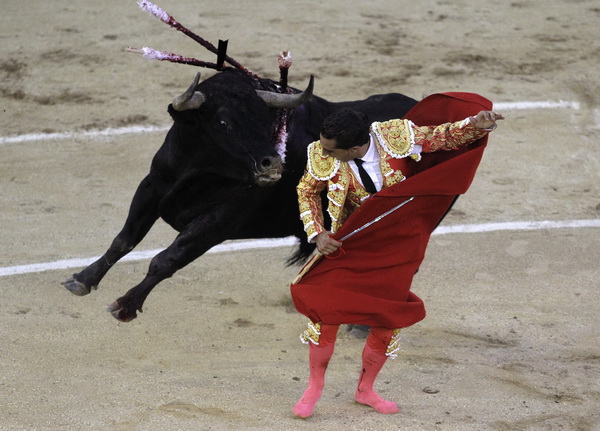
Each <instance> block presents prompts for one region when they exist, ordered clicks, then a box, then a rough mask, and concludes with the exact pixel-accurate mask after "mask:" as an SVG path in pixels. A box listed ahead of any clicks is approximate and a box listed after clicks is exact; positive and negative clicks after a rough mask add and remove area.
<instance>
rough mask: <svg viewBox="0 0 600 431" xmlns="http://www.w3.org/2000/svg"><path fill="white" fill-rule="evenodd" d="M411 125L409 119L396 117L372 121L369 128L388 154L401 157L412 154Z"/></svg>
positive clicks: (412, 136) (412, 134) (413, 141)
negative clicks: (394, 118) (395, 118)
mask: <svg viewBox="0 0 600 431" xmlns="http://www.w3.org/2000/svg"><path fill="white" fill-rule="evenodd" d="M412 126H413V124H412V123H411V122H410V121H409V120H401V119H397V120H389V121H383V122H381V123H379V122H376V123H373V124H372V126H371V130H372V131H373V133H374V134H375V137H376V138H377V140H378V141H379V144H380V145H381V146H382V147H383V148H384V150H385V151H386V152H387V153H388V154H389V155H390V156H392V157H393V158H395V159H401V158H404V157H407V156H410V155H411V154H412V151H413V147H414V145H415V136H414V133H413V129H412Z"/></svg>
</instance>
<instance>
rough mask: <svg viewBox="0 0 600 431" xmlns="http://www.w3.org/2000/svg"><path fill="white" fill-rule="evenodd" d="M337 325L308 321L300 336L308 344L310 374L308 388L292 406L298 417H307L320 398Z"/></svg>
mask: <svg viewBox="0 0 600 431" xmlns="http://www.w3.org/2000/svg"><path fill="white" fill-rule="evenodd" d="M338 329H339V325H325V324H322V323H321V324H319V323H313V322H310V323H309V324H308V329H307V330H306V331H305V332H304V333H303V334H302V335H301V336H300V339H301V340H302V342H304V343H307V344H308V345H309V346H308V348H309V353H308V357H309V364H310V374H309V378H308V388H307V389H306V391H304V394H303V395H302V398H300V400H299V401H298V402H297V403H296V405H295V406H294V409H293V411H294V414H295V415H296V416H298V417H299V418H307V417H309V416H310V415H312V412H313V410H314V408H315V405H316V404H317V401H319V399H320V398H321V394H322V392H323V387H324V386H325V371H327V365H328V364H329V360H330V359H331V356H332V355H333V350H334V348H335V340H336V337H337V332H338Z"/></svg>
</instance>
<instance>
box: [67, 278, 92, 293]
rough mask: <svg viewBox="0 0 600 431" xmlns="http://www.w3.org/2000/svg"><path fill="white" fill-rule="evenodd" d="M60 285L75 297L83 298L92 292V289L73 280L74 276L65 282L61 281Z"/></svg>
mask: <svg viewBox="0 0 600 431" xmlns="http://www.w3.org/2000/svg"><path fill="white" fill-rule="evenodd" d="M60 284H62V285H63V286H65V288H66V289H67V290H68V291H69V292H71V293H72V294H73V295H77V296H85V295H89V294H90V292H91V291H92V288H91V287H89V286H86V285H85V284H83V283H82V282H80V281H77V280H75V276H73V277H70V278H67V279H66V280H65V281H62V282H61V283H60Z"/></svg>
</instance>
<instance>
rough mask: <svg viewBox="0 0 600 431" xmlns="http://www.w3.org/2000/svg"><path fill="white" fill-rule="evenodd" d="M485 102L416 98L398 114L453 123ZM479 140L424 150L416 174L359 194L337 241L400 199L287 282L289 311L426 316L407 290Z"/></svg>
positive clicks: (368, 318) (472, 166)
mask: <svg viewBox="0 0 600 431" xmlns="http://www.w3.org/2000/svg"><path fill="white" fill-rule="evenodd" d="M491 109H492V103H491V102H490V101H489V100H487V99H485V98H483V97H481V96H479V95H476V94H472V93H443V94H435V95H432V96H429V97H427V98H425V99H423V100H422V101H421V102H419V103H418V104H417V105H415V107H414V108H413V109H411V110H410V111H409V112H408V113H407V114H406V117H405V118H408V119H410V120H412V121H413V122H414V123H415V124H417V125H436V124H441V123H446V122H454V121H460V120H463V119H464V118H466V117H468V116H470V115H475V114H477V113H478V112H479V111H481V110H491ZM486 144H487V135H486V137H485V138H483V139H480V140H479V141H477V142H475V143H473V144H471V145H469V146H468V147H466V148H465V149H461V150H458V151H440V152H436V153H430V154H423V160H422V161H420V162H418V163H416V164H415V170H416V172H417V173H416V174H415V175H413V176H411V177H409V178H407V179H406V180H405V181H403V182H401V183H398V184H396V185H394V186H392V187H389V188H386V189H383V190H381V191H380V192H378V193H376V194H375V195H373V196H372V197H371V198H369V199H368V200H366V201H365V202H364V203H363V204H362V205H361V207H360V208H359V209H358V210H356V211H355V212H354V213H353V214H352V215H351V216H350V217H349V218H348V219H347V220H346V222H345V223H344V224H343V226H342V227H341V228H340V229H339V230H338V232H336V234H335V236H334V238H336V239H340V238H342V237H343V236H345V235H347V234H348V233H350V232H353V231H354V230H355V229H357V228H359V227H361V226H363V225H364V224H365V223H368V222H370V221H371V220H373V219H374V218H376V217H377V216H379V215H381V214H383V213H384V212H386V211H388V210H389V209H391V208H393V207H395V206H396V205H398V204H399V203H401V202H403V201H405V200H407V199H408V198H410V197H412V196H415V198H414V199H413V200H412V201H411V202H409V203H407V204H406V205H405V206H403V207H402V208H400V209H398V210H396V211H394V212H393V213H391V214H389V215H388V216H386V217H384V218H383V219H381V220H380V221H379V222H377V223H375V224H373V225H371V226H369V227H368V228H366V229H365V230H364V231H361V232H360V233H357V234H356V235H355V236H352V237H351V238H348V239H347V240H346V241H344V242H343V249H344V250H345V252H346V253H345V254H342V255H341V256H340V257H339V258H338V259H335V260H333V259H321V260H320V261H319V262H318V263H317V264H316V265H315V266H314V267H312V268H311V269H310V270H309V271H308V272H307V273H306V274H305V275H304V276H303V278H302V279H301V280H300V281H299V282H298V283H297V284H292V285H291V292H292V298H293V300H294V304H295V306H296V309H297V310H298V311H299V312H300V313H302V314H304V315H305V316H307V317H308V318H309V319H310V320H312V321H313V322H323V323H326V324H342V323H352V324H361V325H369V326H384V327H387V328H404V327H407V326H410V325H413V324H415V323H417V322H419V321H420V320H422V319H423V318H425V306H424V304H423V301H422V300H421V299H420V298H419V297H418V296H417V295H415V294H414V293H412V292H411V291H410V286H411V283H412V279H413V276H414V274H415V272H416V271H417V270H418V269H419V266H420V265H421V262H422V261H423V258H424V257H425V249H426V247H427V243H428V242H429V237H430V235H431V233H432V232H433V230H434V229H435V227H436V226H437V224H438V223H439V222H440V220H441V219H442V218H443V216H444V214H445V213H446V211H447V210H448V208H449V207H450V205H451V204H452V202H453V200H454V198H455V197H456V196H457V195H459V194H462V193H465V192H466V191H467V189H468V188H469V186H470V185H471V182H472V180H473V177H474V175H475V171H476V169H477V166H478V165H479V161H480V160H481V157H482V155H483V150H484V148H485V145H486Z"/></svg>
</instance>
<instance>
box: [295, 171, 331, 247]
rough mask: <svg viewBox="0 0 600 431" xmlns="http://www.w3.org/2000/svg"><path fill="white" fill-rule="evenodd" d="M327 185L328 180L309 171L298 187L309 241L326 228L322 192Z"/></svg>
mask: <svg viewBox="0 0 600 431" xmlns="http://www.w3.org/2000/svg"><path fill="white" fill-rule="evenodd" d="M326 187H327V180H319V179H317V178H315V177H314V176H313V175H312V174H311V173H310V172H308V171H306V172H305V173H304V175H303V176H302V178H301V179H300V182H299V183H298V186H297V187H296V191H297V192H298V206H299V208H300V219H301V220H302V223H303V224H304V231H305V232H306V235H307V236H308V240H309V241H312V240H313V238H314V237H315V236H317V235H318V234H319V233H321V232H323V231H324V230H325V227H324V219H323V207H322V204H321V192H322V191H323V190H325V188H326Z"/></svg>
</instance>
